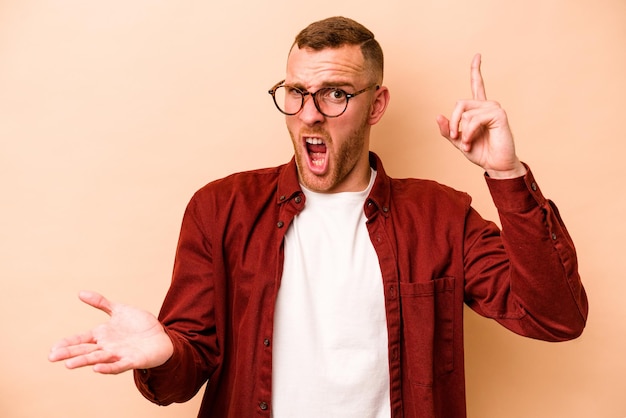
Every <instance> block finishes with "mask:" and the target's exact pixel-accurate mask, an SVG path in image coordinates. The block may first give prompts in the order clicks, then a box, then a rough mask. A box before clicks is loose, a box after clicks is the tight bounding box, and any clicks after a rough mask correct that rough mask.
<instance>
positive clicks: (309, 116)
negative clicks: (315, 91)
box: [298, 95, 324, 125]
mask: <svg viewBox="0 0 626 418" xmlns="http://www.w3.org/2000/svg"><path fill="white" fill-rule="evenodd" d="M298 117H299V118H300V120H301V121H302V122H304V123H306V124H307V125H314V124H316V123H320V122H322V121H323V120H324V115H322V114H321V113H320V111H319V110H318V109H317V106H315V101H314V99H313V97H312V96H310V95H308V96H306V97H305V98H304V106H302V109H301V110H300V112H299V113H298Z"/></svg>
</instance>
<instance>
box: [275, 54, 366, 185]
mask: <svg viewBox="0 0 626 418" xmlns="http://www.w3.org/2000/svg"><path fill="white" fill-rule="evenodd" d="M372 83H373V80H372V79H371V76H370V75H369V73H368V71H367V68H366V67H365V63H364V59H363V54H362V53H361V49H360V47H359V46H343V47H341V48H336V49H323V50H321V51H314V50H311V49H306V48H305V49H299V48H298V46H297V45H295V46H294V47H293V49H292V50H291V53H290V54H289V59H288V61H287V75H286V80H285V84H286V85H289V86H292V87H297V88H299V89H300V90H306V91H309V92H312V93H315V92H316V91H317V90H319V89H320V88H323V87H337V88H340V89H342V90H345V91H346V92H347V93H354V92H356V91H358V90H361V89H363V88H365V87H368V86H370V85H371V84H372ZM374 95H375V90H374V89H372V90H371V91H367V92H365V93H363V94H360V95H358V96H356V97H354V98H352V99H350V101H349V103H348V108H347V109H346V111H345V113H344V114H343V115H341V116H339V117H336V118H329V117H326V116H324V115H322V114H321V113H320V112H319V111H318V110H317V109H316V107H315V105H314V103H313V99H312V97H310V96H306V100H305V104H304V107H303V108H302V110H301V111H300V112H299V113H297V114H296V115H293V116H287V117H286V121H287V129H288V130H289V134H290V135H291V140H292V142H293V147H294V151H295V156H296V163H297V166H298V175H299V178H300V181H301V182H302V184H303V185H304V186H305V187H306V188H308V189H310V190H313V191H316V192H323V193H335V192H344V191H360V190H364V189H365V188H366V187H367V184H368V182H369V177H370V168H369V154H368V151H369V132H370V124H371V120H370V119H371V118H370V113H371V109H372V103H373V97H374Z"/></svg>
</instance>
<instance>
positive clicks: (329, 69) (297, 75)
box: [285, 45, 367, 88]
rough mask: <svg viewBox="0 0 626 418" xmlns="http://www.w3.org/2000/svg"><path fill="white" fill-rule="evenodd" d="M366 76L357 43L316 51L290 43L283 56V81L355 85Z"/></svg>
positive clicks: (309, 86) (315, 85) (303, 84)
mask: <svg viewBox="0 0 626 418" xmlns="http://www.w3.org/2000/svg"><path fill="white" fill-rule="evenodd" d="M365 78H367V69H366V66H365V60H364V58H363V53H362V52H361V48H360V47H359V46H358V45H344V46H342V47H340V48H325V49H322V50H319V51H316V50H313V49H309V48H302V49H300V48H298V46H297V45H294V47H293V48H292V50H291V52H290V53H289V58H288V59H287V75H286V77H285V83H286V84H292V85H293V84H298V85H302V86H304V87H306V88H313V87H321V86H324V85H329V84H335V85H337V84H344V85H355V84H358V83H359V82H361V81H362V80H363V79H365Z"/></svg>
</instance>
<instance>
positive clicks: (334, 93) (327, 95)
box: [322, 88, 346, 103]
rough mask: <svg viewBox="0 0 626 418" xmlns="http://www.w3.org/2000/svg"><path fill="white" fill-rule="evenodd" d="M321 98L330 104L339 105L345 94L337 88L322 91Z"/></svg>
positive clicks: (344, 98)
mask: <svg viewBox="0 0 626 418" xmlns="http://www.w3.org/2000/svg"><path fill="white" fill-rule="evenodd" d="M322 98H323V99H324V100H328V101H331V102H337V103H341V102H343V101H345V100H346V92H345V91H343V90H341V89H337V88H327V89H324V90H323V91H322Z"/></svg>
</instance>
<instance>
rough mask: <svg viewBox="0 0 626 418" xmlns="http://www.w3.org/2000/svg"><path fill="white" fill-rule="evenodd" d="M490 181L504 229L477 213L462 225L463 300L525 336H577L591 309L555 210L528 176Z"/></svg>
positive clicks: (570, 244) (550, 338)
mask: <svg viewBox="0 0 626 418" xmlns="http://www.w3.org/2000/svg"><path fill="white" fill-rule="evenodd" d="M487 183H488V185H489V189H490V192H491V195H492V197H493V200H494V203H495V205H496V207H497V208H498V213H499V215H500V220H501V223H502V232H501V233H500V231H498V229H497V228H496V227H495V226H493V228H490V229H485V228H484V227H483V226H481V225H482V224H484V222H483V221H482V219H481V218H480V217H479V216H478V215H477V214H476V212H474V211H470V213H469V215H468V217H467V221H466V249H465V260H464V263H465V272H466V279H465V301H466V303H467V304H468V306H470V307H471V308H472V309H473V310H475V311H476V312H478V313H479V314H481V315H483V316H486V317H489V318H493V319H495V320H496V321H498V322H499V323H500V324H502V325H503V326H505V327H506V328H508V329H510V330H511V331H513V332H516V333H518V334H520V335H524V336H527V337H532V338H537V339H541V340H547V341H563V340H569V339H572V338H576V337H578V336H579V335H580V333H581V332H582V331H583V328H584V327H585V322H586V319H587V313H588V305H587V297H586V294H585V290H584V288H583V286H582V283H581V280H580V276H579V274H578V263H577V258H576V251H575V248H574V244H573V242H572V240H571V237H570V236H569V234H568V232H567V229H566V228H565V225H564V224H563V221H562V220H561V217H560V215H559V212H558V210H557V208H556V206H555V205H554V204H553V203H552V202H551V201H549V200H547V199H546V198H545V197H544V196H543V195H542V193H541V190H540V189H539V186H538V185H537V183H536V181H535V179H534V177H533V175H532V172H531V171H530V170H528V172H527V174H526V175H524V176H523V177H519V178H515V179H510V180H493V179H491V178H489V177H487Z"/></svg>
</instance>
